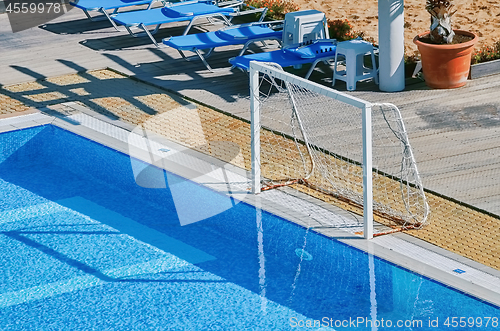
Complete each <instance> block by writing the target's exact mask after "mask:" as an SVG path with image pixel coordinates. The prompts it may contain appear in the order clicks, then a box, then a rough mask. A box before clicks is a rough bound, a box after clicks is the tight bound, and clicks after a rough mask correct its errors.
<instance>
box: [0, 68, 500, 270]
mask: <svg viewBox="0 0 500 331" xmlns="http://www.w3.org/2000/svg"><path fill="white" fill-rule="evenodd" d="M65 101H73V102H77V103H80V104H83V105H85V106H87V107H89V108H91V109H93V110H95V111H96V112H98V113H101V114H103V115H106V116H109V117H112V118H114V119H119V120H121V121H124V122H127V123H129V124H133V125H136V126H138V127H142V128H145V129H147V130H149V131H152V132H154V133H156V134H159V135H162V136H164V137H166V138H168V139H170V140H173V141H175V142H177V143H180V144H183V145H185V146H187V147H191V148H193V149H195V150H197V151H200V152H203V153H206V154H210V155H212V156H214V157H217V158H219V159H221V160H223V161H225V162H230V163H232V164H234V165H236V166H239V167H242V168H245V169H250V125H249V124H248V123H247V122H244V121H241V120H238V119H235V118H233V117H230V116H227V115H224V114H222V113H220V112H217V111H215V110H213V109H210V108H207V107H204V106H201V105H193V104H192V103H190V102H188V101H183V100H181V99H180V98H179V97H178V96H173V95H170V94H169V93H168V92H166V91H163V90H160V89H158V88H156V87H153V86H149V85H146V84H142V83H139V82H137V81H134V80H131V79H127V77H126V76H123V75H121V74H119V73H117V72H114V71H112V70H97V71H92V72H87V73H82V74H74V75H66V76H62V77H53V78H49V79H47V80H44V81H38V82H30V83H25V84H16V85H12V86H3V87H2V88H1V89H0V114H8V113H14V112H21V111H25V110H27V109H29V108H30V107H35V108H43V107H48V108H50V109H52V110H54V111H57V112H60V113H61V114H64V113H65V112H66V111H68V110H67V109H66V108H65V107H64V106H61V105H60V104H61V103H62V102H65ZM179 102H181V103H182V104H181V103H179ZM293 187H294V188H295V189H297V190H299V191H302V192H304V193H306V194H308V195H311V196H313V197H316V198H319V199H321V200H323V201H325V202H327V203H331V204H334V205H337V206H339V207H341V208H343V209H345V210H349V211H352V212H355V213H358V214H360V213H361V210H360V209H359V208H358V207H357V206H353V205H350V204H348V203H346V202H343V201H338V200H336V199H335V198H333V197H331V196H328V195H325V194H322V193H320V192H317V191H314V190H312V189H310V188H308V187H306V186H303V185H293ZM427 197H428V200H429V205H430V207H431V216H430V224H429V225H428V226H426V227H424V228H423V229H420V230H409V231H406V232H407V233H408V234H410V235H412V236H415V237H417V238H420V239H422V240H425V241H427V242H430V243H432V244H434V245H437V246H439V247H442V248H445V249H447V250H449V251H452V252H454V253H457V254H459V255H462V256H464V257H467V258H470V259H472V260H475V261H477V262H480V263H483V264H484V265H487V266H490V267H492V268H495V269H497V270H500V259H499V258H498V257H499V256H500V234H499V233H498V229H500V220H499V219H498V218H495V217H492V216H489V215H487V214H484V213H481V212H479V211H476V210H473V209H470V208H467V207H466V206H463V205H460V204H457V203H455V202H453V201H450V200H447V199H444V198H442V197H439V196H436V195H432V194H428V195H427ZM374 218H375V220H376V221H378V222H380V223H382V224H385V225H391V222H389V221H387V220H385V219H383V218H382V217H380V216H377V215H375V216H374Z"/></svg>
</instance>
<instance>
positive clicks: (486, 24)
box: [292, 0, 500, 55]
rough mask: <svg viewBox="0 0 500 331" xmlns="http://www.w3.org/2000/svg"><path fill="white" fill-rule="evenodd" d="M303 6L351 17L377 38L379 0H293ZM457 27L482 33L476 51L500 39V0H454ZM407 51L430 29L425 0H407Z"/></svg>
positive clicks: (360, 28)
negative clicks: (419, 35)
mask: <svg viewBox="0 0 500 331" xmlns="http://www.w3.org/2000/svg"><path fill="white" fill-rule="evenodd" d="M292 1H293V2H295V3H296V4H297V5H298V6H299V7H300V9H302V10H304V9H317V10H320V11H322V12H324V13H325V14H326V17H327V18H329V19H348V20H349V21H350V22H351V24H352V26H353V29H354V30H355V31H363V32H364V33H365V36H367V37H372V38H374V39H375V41H377V40H378V1H377V0H362V1H360V0H358V1H355V0H292ZM454 4H455V9H456V10H457V12H456V14H455V15H454V16H453V21H452V22H453V25H452V27H453V28H454V29H461V30H467V31H471V32H474V33H476V34H477V35H478V36H479V42H478V44H477V45H476V50H479V48H481V47H482V46H483V45H486V46H492V45H493V44H494V43H495V42H498V41H500V2H499V1H498V0H474V1H473V0H455V2H454ZM404 15H405V16H404V17H405V52H406V54H408V55H414V54H415V53H416V52H417V47H416V46H415V44H413V42H412V40H413V38H414V37H415V36H416V35H417V34H419V33H421V32H425V31H428V30H429V26H430V15H429V13H427V11H426V10H425V0H406V1H404Z"/></svg>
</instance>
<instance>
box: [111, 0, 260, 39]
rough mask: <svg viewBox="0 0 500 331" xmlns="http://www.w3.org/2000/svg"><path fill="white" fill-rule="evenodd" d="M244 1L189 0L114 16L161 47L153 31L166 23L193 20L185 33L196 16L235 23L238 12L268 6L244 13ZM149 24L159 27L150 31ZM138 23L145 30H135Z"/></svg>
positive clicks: (128, 28) (185, 31)
mask: <svg viewBox="0 0 500 331" xmlns="http://www.w3.org/2000/svg"><path fill="white" fill-rule="evenodd" d="M242 5H244V3H243V2H242V1H228V2H226V3H224V4H223V6H222V5H221V6H219V5H217V3H213V2H212V1H189V2H181V3H176V4H173V5H168V6H165V7H163V8H155V9H150V10H142V11H134V12H130V13H128V12H127V13H119V14H115V15H111V19H112V20H113V21H115V23H119V24H122V25H124V26H125V28H126V29H127V31H128V32H129V33H130V35H132V36H134V37H138V36H141V35H143V33H145V34H146V35H147V36H148V37H149V38H150V39H151V41H152V42H153V43H154V44H155V45H156V46H157V47H159V45H158V43H157V42H156V40H155V39H154V38H153V36H152V35H153V34H154V33H156V32H157V31H158V29H159V28H160V26H161V25H162V24H165V23H175V22H183V21H187V22H189V24H188V26H187V27H186V29H185V30H184V33H183V35H187V33H188V32H189V30H190V29H191V27H192V26H193V24H194V22H195V20H197V19H200V18H207V19H208V20H210V21H211V19H213V18H220V19H222V21H223V22H224V23H225V24H227V25H231V19H232V17H234V16H237V15H242V14H250V13H255V12H264V11H265V8H261V9H254V10H248V11H244V12H241V13H240V12H239V7H241V6H242ZM261 19H263V16H261ZM148 26H156V27H155V28H154V29H153V30H152V31H149V30H148V28H147V27H148ZM134 27H136V28H139V29H141V30H143V33H140V34H138V33H134V32H133V31H132V30H131V28H134Z"/></svg>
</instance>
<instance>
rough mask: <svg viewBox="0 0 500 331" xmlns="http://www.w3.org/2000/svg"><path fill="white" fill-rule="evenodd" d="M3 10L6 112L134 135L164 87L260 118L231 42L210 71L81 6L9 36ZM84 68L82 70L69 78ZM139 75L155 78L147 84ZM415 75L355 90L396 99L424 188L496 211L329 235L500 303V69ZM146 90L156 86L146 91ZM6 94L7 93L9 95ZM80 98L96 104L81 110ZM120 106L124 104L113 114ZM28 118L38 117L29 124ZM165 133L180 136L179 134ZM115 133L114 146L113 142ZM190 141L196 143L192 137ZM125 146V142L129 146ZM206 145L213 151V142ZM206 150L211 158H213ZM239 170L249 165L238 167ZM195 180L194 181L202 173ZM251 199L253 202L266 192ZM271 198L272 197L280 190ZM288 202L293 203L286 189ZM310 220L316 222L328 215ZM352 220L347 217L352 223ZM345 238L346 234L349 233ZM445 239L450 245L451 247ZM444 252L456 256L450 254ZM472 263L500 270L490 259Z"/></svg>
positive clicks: (320, 77)
mask: <svg viewBox="0 0 500 331" xmlns="http://www.w3.org/2000/svg"><path fill="white" fill-rule="evenodd" d="M0 17H2V20H0V59H1V60H2V61H1V63H0V73H1V74H0V84H1V85H2V90H0V102H1V104H0V114H2V113H3V114H16V113H17V114H26V113H23V112H24V111H28V112H31V111H33V109H35V108H37V109H41V110H43V111H44V112H46V113H50V112H51V111H52V112H56V113H58V114H61V113H63V114H65V115H68V116H73V115H75V116H76V115H77V113H83V114H87V115H88V114H90V113H91V112H97V113H98V114H99V115H96V114H97V113H94V114H91V117H93V118H98V117H99V116H100V117H101V120H104V121H105V122H109V123H113V125H115V126H118V127H124V129H125V130H128V131H130V130H131V129H130V127H128V128H127V127H126V126H127V125H131V124H134V123H135V124H137V123H142V122H144V121H145V120H148V119H149V118H150V116H154V115H156V114H157V111H158V109H159V108H161V107H168V106H169V105H165V104H164V103H165V102H167V103H168V102H170V101H169V100H170V99H169V100H167V99H168V98H163V97H162V90H161V89H157V88H156V87H160V88H163V89H168V90H169V91H173V92H176V93H178V94H180V95H182V96H184V97H186V98H188V99H191V100H195V101H196V102H198V103H199V104H202V105H206V106H209V107H210V108H214V109H217V110H220V111H222V112H223V113H226V114H231V115H234V116H237V117H240V118H243V119H248V117H249V101H248V99H247V98H248V77H247V75H246V74H244V73H241V72H239V71H232V70H230V69H229V68H228V65H227V58H229V57H231V56H235V55H237V53H238V50H239V48H234V47H226V48H221V49H220V50H218V51H216V53H215V54H214V55H213V56H212V57H211V58H209V62H210V64H211V66H212V67H213V68H215V72H213V73H211V72H208V71H207V70H206V68H205V67H204V66H203V65H202V64H201V63H200V62H199V61H192V62H186V61H183V60H182V59H181V58H180V55H179V54H178V53H177V52H176V51H174V50H172V49H166V48H163V49H156V48H155V47H154V46H153V45H152V44H150V43H149V42H148V40H147V39H142V38H140V39H137V38H132V37H130V36H129V35H128V34H126V33H125V32H116V31H114V30H113V29H112V28H110V27H109V23H106V22H90V21H88V20H87V19H85V16H84V14H83V13H82V12H81V11H78V10H72V11H70V12H69V13H68V14H66V15H64V16H62V17H60V18H58V19H57V20H56V21H54V22H51V23H48V24H46V25H44V26H41V27H38V28H33V29H30V30H27V31H23V32H19V33H16V34H13V33H11V32H10V26H9V24H8V21H7V20H5V19H3V18H6V16H5V15H1V16H0ZM183 28H184V24H179V25H177V26H176V25H172V27H171V28H165V29H162V30H161V31H160V33H159V35H158V36H157V39H160V38H163V37H167V36H169V35H178V34H180V33H181V32H182V31H183ZM208 28H211V27H208ZM100 68H111V69H113V70H116V71H118V72H121V73H124V74H126V75H129V76H132V77H133V78H134V79H135V80H136V81H135V82H134V81H132V83H127V84H125V85H122V84H115V83H116V81H115V79H116V78H117V77H109V78H110V79H111V80H106V79H100V78H96V76H95V75H91V74H87V73H86V72H87V71H90V70H95V69H100ZM75 73H82V74H80V75H72V76H67V75H71V74H75ZM58 76H67V77H69V78H68V79H69V80H70V82H69V83H64V82H63V83H61V82H60V81H57V80H56V79H52V78H54V77H58ZM49 78H50V79H49ZM312 79H313V80H315V81H318V82H320V83H323V84H325V85H328V84H329V82H330V81H331V69H330V68H326V67H321V66H320V68H318V70H317V71H315V73H314V74H313V77H312ZM63 80H64V78H63ZM71 80H73V81H71ZM34 81H38V82H36V83H31V85H30V84H26V82H34ZM127 81H128V80H127ZM137 81H140V82H145V83H147V84H149V85H142V84H140V83H138V82H137ZM20 83H23V84H20ZM409 83H411V85H410V84H409V85H408V86H407V89H406V90H405V91H403V92H399V93H383V92H380V91H378V90H377V88H376V86H374V85H371V84H359V85H358V87H359V90H358V91H354V92H349V93H352V94H353V95H355V96H357V97H360V98H363V99H365V100H367V101H370V102H391V103H394V104H396V105H397V106H398V107H399V108H400V109H401V111H402V113H403V117H404V119H405V123H406V125H407V128H408V131H409V135H410V141H411V143H412V146H413V148H414V152H415V156H416V159H417V162H418V166H419V170H420V171H421V173H422V177H423V181H424V186H425V187H426V188H428V189H430V190H433V191H435V192H438V193H440V194H442V195H445V196H447V197H450V198H452V199H454V200H456V201H460V202H463V203H466V204H468V205H471V206H474V207H477V208H478V209H481V210H484V211H486V212H487V213H484V212H481V211H478V210H474V209H470V208H467V207H463V206H460V205H459V204H452V205H446V206H447V207H446V208H443V210H439V206H434V207H435V209H434V210H433V215H435V216H434V217H435V218H436V219H446V221H444V222H448V224H446V228H449V229H451V230H450V234H449V235H443V234H442V233H440V232H438V231H433V230H435V228H434V229H431V230H426V232H425V231H423V232H421V233H420V234H413V235H414V236H415V237H420V238H422V239H424V240H425V241H427V242H430V243H432V244H428V243H426V242H423V241H421V240H418V239H416V238H415V237H412V236H409V235H406V234H399V235H395V236H386V237H381V238H377V239H376V240H374V241H373V243H366V242H363V241H362V240H359V239H356V238H355V236H353V235H348V236H347V237H346V235H345V232H340V233H339V232H338V230H337V229H336V227H332V226H328V225H326V226H325V228H326V229H324V230H322V231H324V232H325V234H329V235H331V236H334V237H337V238H340V239H341V240H345V241H347V242H349V243H350V244H352V245H354V246H356V247H360V248H362V249H364V250H367V251H370V250H372V249H375V251H374V254H376V255H379V256H381V257H384V258H386V259H388V260H390V261H393V262H395V263H398V264H400V265H403V266H405V267H408V268H410V269H412V270H418V271H419V272H420V270H422V266H423V265H425V266H426V267H424V268H423V269H425V270H430V271H425V272H424V274H425V273H426V272H428V273H429V277H432V278H436V279H439V280H441V281H442V282H444V283H446V284H449V285H451V286H454V287H458V288H462V289H463V288H464V287H465V288H466V289H464V290H465V291H467V292H471V293H474V294H475V295H478V296H479V297H482V298H485V299H486V300H488V301H490V302H495V303H496V304H500V285H499V284H498V279H499V276H500V275H499V274H498V270H500V267H499V261H498V260H499V259H498V256H499V254H500V237H499V230H500V226H499V224H500V222H499V219H498V215H500V176H498V174H500V76H498V75H497V76H488V77H484V78H479V79H475V80H473V81H469V82H468V84H467V86H466V87H464V88H460V89H456V90H431V89H428V88H427V87H426V86H425V85H424V84H423V83H422V82H418V81H415V80H413V81H411V82H409ZM134 84H135V85H134ZM67 85H71V88H69V87H66V86H67ZM12 86H14V87H12ZM144 86H146V87H147V88H146V89H145V88H144ZM148 86H149V87H148ZM16 88H18V89H17V90H16ZM337 88H338V89H340V90H343V89H345V85H342V84H339V85H338V86H337ZM39 89H44V90H45V91H47V92H48V93H44V95H39V94H37V93H39V92H40V91H38V90H39ZM34 91H38V92H36V93H35V92H34ZM42 94H43V93H42ZM2 95H3V96H4V98H3V99H1V98H2ZM170 98H171V99H174V100H175V101H176V102H177V103H172V104H171V105H170V106H171V107H178V106H179V104H181V106H182V110H183V111H185V110H186V109H187V110H190V109H191V110H192V109H196V107H197V106H193V107H194V108H193V107H191V106H192V105H191V104H190V103H189V102H187V101H185V100H182V99H180V98H179V97H176V96H175V95H170ZM123 100H126V101H127V103H128V104H130V105H131V106H126V107H122V108H120V107H121V106H123ZM75 102H76V103H75ZM120 103H122V104H120ZM81 104H84V105H86V106H87V107H89V109H87V110H86V109H82V108H81ZM145 105H146V106H145ZM127 107H128V108H127ZM200 107H201V106H200ZM84 108H86V107H84ZM90 108H91V109H90ZM118 108H120V111H114V110H116V109H118ZM186 114H187V115H186ZM189 114H190V112H189V111H185V112H184V113H183V116H184V118H183V120H185V121H187V122H184V125H185V126H184V130H185V129H186V128H188V129H190V127H189V123H190V122H189V121H190V120H191V118H190V117H189ZM8 116H9V117H10V116H11V115H8ZM27 116H39V115H37V114H34V115H27ZM211 116H213V115H211ZM23 118H24V119H23V120H20V121H19V122H16V120H13V119H11V120H10V121H13V122H14V123H24V124H15V125H13V127H22V126H23V125H25V126H29V125H33V123H31V122H32V121H31V120H30V119H28V118H26V117H24V116H23ZM24 120H27V122H23V121H24ZM39 120H41V119H39ZM67 120H68V118H66V124H65V120H61V119H60V118H58V119H57V121H58V122H57V123H59V125H61V126H64V125H70V124H68V123H69V122H68V121H67ZM41 121H42V122H43V121H47V120H46V119H45V120H41ZM50 121H53V119H51V120H50ZM217 121H219V118H217V119H212V122H214V123H215V122H217ZM224 121H227V123H226V127H227V128H229V129H228V130H226V131H225V132H223V131H221V130H222V129H224V128H226V127H223V126H219V127H216V128H215V129H212V128H208V127H207V126H206V123H207V122H210V121H209V120H207V121H204V122H202V123H201V124H202V125H203V131H204V132H205V134H208V133H210V134H212V135H213V137H218V138H219V140H224V139H223V138H224V135H227V134H231V132H232V131H234V130H238V129H239V128H240V127H242V124H241V123H237V120H235V119H231V120H227V119H224ZM230 121H234V122H230ZM2 123H4V124H3V126H2V125H0V126H2V130H1V131H5V130H9V126H12V125H11V124H8V125H6V124H5V123H6V122H2ZM34 123H36V121H34ZM127 123H128V124H127ZM159 123H161V121H160V122H159ZM186 123H187V124H188V125H187V126H186ZM242 123H243V122H242ZM16 125H17V126H16ZM132 127H134V126H132ZM10 129H12V128H10ZM84 131H85V130H84ZM94 131H95V130H94ZM212 131H213V132H212ZM84 133H85V132H84ZM98 136H101V138H102V139H104V140H105V141H108V140H109V139H108V138H106V137H102V134H98ZM104 136H106V135H104ZM164 136H165V135H164ZM166 136H167V137H169V135H168V134H167V135H166ZM199 138H200V137H194V138H193V137H189V138H186V137H183V139H184V140H182V141H180V142H181V143H183V145H188V146H189V145H190V144H191V145H193V146H202V145H203V144H206V141H203V139H201V141H198V140H197V139H199ZM214 139H215V138H212V140H214ZM242 139H244V138H242ZM112 140H113V139H111V141H110V144H113V143H114V142H113V141H112ZM186 140H189V141H188V142H187V143H186ZM178 142H179V141H178ZM168 143H171V142H168ZM168 143H167V144H168ZM236 143H238V142H236ZM243 143H247V142H244V141H242V142H241V144H243ZM241 144H240V146H241ZM116 148H117V149H120V148H123V146H122V147H120V146H118V147H116ZM177 148H179V147H177ZM198 150H199V151H201V152H203V148H199V149H198ZM198 156H199V157H200V158H203V157H204V156H203V154H199V155H198ZM214 162H215V161H214ZM176 169H177V170H179V169H178V168H176ZM174 170H175V169H174ZM179 171H181V170H179ZM235 172H238V171H236V170H235ZM188 177H192V174H191V176H188ZM289 193H290V194H289V195H287V196H286V197H287V199H292V198H291V197H293V196H294V195H298V196H299V197H300V198H301V201H302V200H305V201H307V200H308V199H309V200H311V199H313V200H314V201H315V202H314V205H318V204H319V205H321V208H326V209H328V210H330V209H332V208H333V209H334V210H333V211H332V212H333V214H334V215H341V216H343V217H346V218H348V219H349V218H353V217H354V221H353V222H358V223H359V220H358V219H356V217H355V216H353V215H352V214H348V213H345V212H342V211H341V210H339V209H337V208H334V207H332V206H329V205H326V204H322V203H321V202H318V201H317V200H315V199H314V198H312V197H309V196H306V195H304V194H300V193H297V192H293V191H290V190H289ZM276 194H278V195H279V194H281V193H276ZM247 196H248V195H245V199H255V198H252V197H247ZM269 199H270V200H272V199H273V197H271V198H269ZM278 199H283V197H282V196H281V197H279V198H278ZM254 203H257V202H254ZM266 203H267V202H266ZM294 203H295V202H294ZM294 203H292V204H291V205H293V204H294ZM264 204H265V203H264ZM268 204H271V205H275V206H274V207H272V206H271V207H272V209H273V211H274V210H276V211H275V212H276V213H278V214H280V215H285V216H286V217H287V218H289V219H293V220H296V221H297V222H298V223H301V224H304V222H305V223H307V224H304V225H306V226H311V224H309V223H308V221H304V217H305V216H304V217H302V216H303V215H302V214H303V213H302V212H300V211H295V210H287V209H289V208H287V207H284V206H287V205H288V206H290V203H288V204H281V205H280V204H278V207H276V203H275V202H271V203H268ZM271 207H270V208H271ZM436 207H437V210H436ZM307 208H315V207H307ZM450 209H451V210H450ZM488 213H489V214H490V215H488ZM306 214H307V213H306ZM491 214H493V217H492V216H491ZM457 215H458V216H457ZM495 215H496V216H495ZM455 216H456V217H455ZM331 217H333V218H335V217H334V216H331ZM311 222H317V220H313V221H311ZM342 222H347V221H345V219H343V220H342V221H341V223H342ZM358 225H359V224H358ZM342 231H344V230H342ZM472 236H475V237H474V238H473V240H470V241H472V242H471V243H469V242H468V241H469V240H468V238H470V237H472ZM343 237H345V238H344V239H342V238H343ZM408 245H414V246H411V247H410V246H408ZM434 245H438V246H441V247H444V248H446V250H444V249H442V248H439V247H437V246H434ZM455 246H456V247H455ZM373 247H378V248H373ZM380 247H381V248H380ZM421 247H424V248H425V250H426V251H425V252H424V253H417V255H419V256H420V257H419V258H420V259H421V261H420V262H419V263H420V264H419V263H416V262H415V261H414V260H412V259H410V258H409V257H408V256H406V257H404V256H405V255H404V254H403V252H402V250H405V249H409V250H410V251H412V250H413V252H415V250H417V251H418V250H419V249H420V248H421ZM394 251H398V254H399V255H398V254H396V255H397V256H396V257H395V256H393V252H394ZM450 251H453V252H456V253H458V254H460V255H461V256H460V255H456V254H454V253H450ZM427 252H431V253H432V254H435V255H432V254H431V253H429V254H431V255H428V253H427ZM471 252H473V253H471ZM480 252H482V253H480ZM401 254H402V255H401ZM413 255H414V254H413ZM438 256H441V257H443V258H445V259H446V260H441V258H438ZM463 256H465V257H467V258H464V257H463ZM470 259H472V260H475V261H478V262H480V263H482V264H484V265H487V266H490V267H493V268H495V269H497V270H495V269H491V268H489V267H484V266H483V265H481V264H479V263H475V262H473V261H472V260H470ZM421 263H423V264H421ZM450 268H453V269H454V268H471V269H468V270H471V271H470V272H468V273H466V274H464V275H465V276H456V275H454V274H453V272H452V270H453V269H450ZM476 272H478V273H480V275H482V276H481V277H483V276H484V277H486V278H488V277H492V276H493V278H494V280H491V279H490V278H488V280H485V278H481V277H479V278H475V280H474V281H472V280H471V279H469V278H468V277H472V278H474V277H477V275H478V274H477V273H476ZM454 282H458V283H454ZM467 284H472V285H470V286H479V288H474V289H471V288H470V286H469V287H467ZM489 284H490V286H489ZM488 287H489V288H496V287H498V289H496V290H490V292H489V293H488V291H486V290H485V288H486V289H487V288H488ZM483 292H484V293H483Z"/></svg>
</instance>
